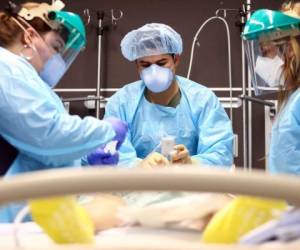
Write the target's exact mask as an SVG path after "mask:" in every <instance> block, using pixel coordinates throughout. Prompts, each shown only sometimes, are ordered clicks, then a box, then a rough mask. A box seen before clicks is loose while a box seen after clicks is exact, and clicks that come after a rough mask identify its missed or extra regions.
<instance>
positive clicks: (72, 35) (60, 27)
mask: <svg viewBox="0 0 300 250" xmlns="http://www.w3.org/2000/svg"><path fill="white" fill-rule="evenodd" d="M64 6H65V5H64V3H63V2H61V1H60V0H56V1H52V4H51V5H49V4H47V3H41V4H39V5H38V7H35V8H31V9H26V8H20V7H18V6H17V5H13V6H10V7H11V8H12V10H11V12H12V13H15V14H16V15H17V16H18V17H20V18H21V20H23V21H24V22H26V23H27V24H28V26H30V21H31V20H33V19H34V18H40V19H41V20H42V21H44V22H45V23H46V24H47V25H48V26H49V27H50V28H51V30H52V31H54V32H56V33H57V34H58V35H59V36H60V37H61V39H62V40H63V41H64V44H63V46H60V48H59V49H58V50H57V51H56V53H55V54H54V55H53V56H52V58H50V59H49V61H48V62H47V63H46V64H45V65H44V69H43V71H42V72H40V73H41V77H42V78H43V79H44V77H45V79H44V80H45V81H46V82H48V84H49V85H50V86H51V87H53V86H54V85H55V84H56V83H57V82H58V81H59V80H60V79H61V77H62V76H63V75H64V74H65V72H66V71H67V70H68V68H69V67H70V65H71V64H72V63H73V61H74V60H75V59H76V57H77V56H78V54H79V53H80V52H81V51H82V50H83V49H84V48H85V45H86V33H85V27H84V24H83V22H82V20H81V18H80V16H79V15H77V14H75V13H71V12H65V11H61V10H62V9H63V8H64ZM58 65H59V66H58ZM53 69H56V70H53ZM51 70H53V72H51ZM55 72H57V73H56V74H55ZM43 76H44V77H43ZM46 79H47V80H46Z"/></svg>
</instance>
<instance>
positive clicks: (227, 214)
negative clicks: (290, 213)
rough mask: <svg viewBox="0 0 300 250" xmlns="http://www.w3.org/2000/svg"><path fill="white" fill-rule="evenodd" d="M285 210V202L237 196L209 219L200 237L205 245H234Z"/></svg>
mask: <svg viewBox="0 0 300 250" xmlns="http://www.w3.org/2000/svg"><path fill="white" fill-rule="evenodd" d="M286 209H287V204H286V202H285V201H281V200H272V199H262V198H255V197H247V196H237V197H236V198H235V199H234V200H233V201H232V202H230V203H229V204H228V205H227V206H225V207H224V208H223V209H221V210H220V211H219V212H218V213H216V214H215V215H214V217H213V218H212V219H211V221H210V222H209V224H208V225H207V227H206V228H205V231H204V233H203V236H202V240H203V242H205V243H235V242H238V241H239V239H240V238H241V237H242V236H243V235H244V234H246V233H248V232H249V231H251V230H252V229H254V228H256V227H258V226H260V225H262V224H264V223H265V222H267V221H269V220H271V219H274V218H276V217H278V216H279V215H280V213H281V212H282V211H284V210H286Z"/></svg>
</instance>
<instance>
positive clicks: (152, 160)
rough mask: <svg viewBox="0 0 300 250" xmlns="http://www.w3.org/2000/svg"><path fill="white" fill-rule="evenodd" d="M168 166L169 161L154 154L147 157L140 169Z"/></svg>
mask: <svg viewBox="0 0 300 250" xmlns="http://www.w3.org/2000/svg"><path fill="white" fill-rule="evenodd" d="M167 165H169V161H168V159H167V158H166V157H164V156H163V155H162V154H159V153H157V152H154V153H152V154H150V155H148V156H147V157H146V158H145V159H144V160H143V161H142V162H141V167H142V168H162V167H166V166H167Z"/></svg>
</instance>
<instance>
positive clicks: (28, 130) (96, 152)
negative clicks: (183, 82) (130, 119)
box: [0, 1, 127, 222]
mask: <svg viewBox="0 0 300 250" xmlns="http://www.w3.org/2000/svg"><path fill="white" fill-rule="evenodd" d="M63 7H64V4H63V3H62V2H61V1H53V3H52V5H49V4H47V3H43V4H38V3H25V4H23V5H21V6H17V5H15V4H12V3H10V5H9V6H8V8H7V9H6V10H5V11H2V12H0V117H1V119H0V134H1V136H2V137H3V138H4V139H5V140H6V141H7V142H9V143H10V144H11V145H13V146H14V147H15V148H16V149H17V150H18V151H19V154H18V155H17V157H16V159H15V160H14V162H13V163H12V165H11V166H10V168H9V170H8V172H7V175H6V176H12V175H16V174H20V173H25V172H29V171H35V170H43V169H50V168H59V167H67V166H78V165H80V158H81V157H83V156H86V155H88V157H87V159H89V160H90V161H91V162H90V164H114V163H117V161H118V154H117V153H116V154H114V155H110V154H109V152H108V153H107V152H105V151H104V150H103V147H104V146H105V144H107V143H108V142H110V141H112V140H114V141H117V142H118V144H117V148H118V147H119V146H120V145H121V143H122V141H123V140H124V138H125V134H126V130H127V129H126V124H125V123H124V122H122V121H120V120H119V119H116V118H110V119H108V120H105V121H100V120H98V119H96V118H93V117H86V118H84V119H81V118H80V117H79V116H76V115H69V114H68V113H67V112H66V111H65V109H64V106H63V104H62V102H61V100H60V98H59V97H58V96H57V95H56V94H55V92H54V91H53V90H52V88H53V87H54V86H55V85H56V84H57V83H58V81H59V80H60V78H61V77H62V76H63V75H64V74H65V72H66V70H67V69H68V67H69V66H70V64H71V63H72V62H73V61H74V59H75V58H76V57H77V55H78V54H79V52H80V51H81V50H82V49H83V48H84V46H85V44H86V36H85V28H84V25H83V23H82V21H81V19H80V17H79V16H78V15H77V14H74V13H70V12H65V11H62V8H63ZM0 160H1V156H0ZM16 192H17V190H16ZM3 210H4V211H3ZM3 210H2V211H0V222H4V221H12V219H13V218H14V216H15V214H16V211H18V210H13V209H12V210H8V209H7V210H5V209H3Z"/></svg>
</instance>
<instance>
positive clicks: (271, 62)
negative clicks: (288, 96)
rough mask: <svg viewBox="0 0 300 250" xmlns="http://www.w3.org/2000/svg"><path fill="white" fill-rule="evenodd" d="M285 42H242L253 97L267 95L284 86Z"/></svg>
mask: <svg viewBox="0 0 300 250" xmlns="http://www.w3.org/2000/svg"><path fill="white" fill-rule="evenodd" d="M286 45H287V42H286V41H280V42H279V41H278V42H274V41H268V42H267V41H265V42H264V41H259V40H250V41H244V47H245V51H246V56H247V59H248V66H249V72H250V78H251V82H252V86H253V88H254V92H255V95H263V94H269V93H273V92H276V91H278V90H279V89H280V88H281V87H283V86H284V83H285V79H284V75H283V69H284V54H285V52H286V47H287V46H286Z"/></svg>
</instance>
